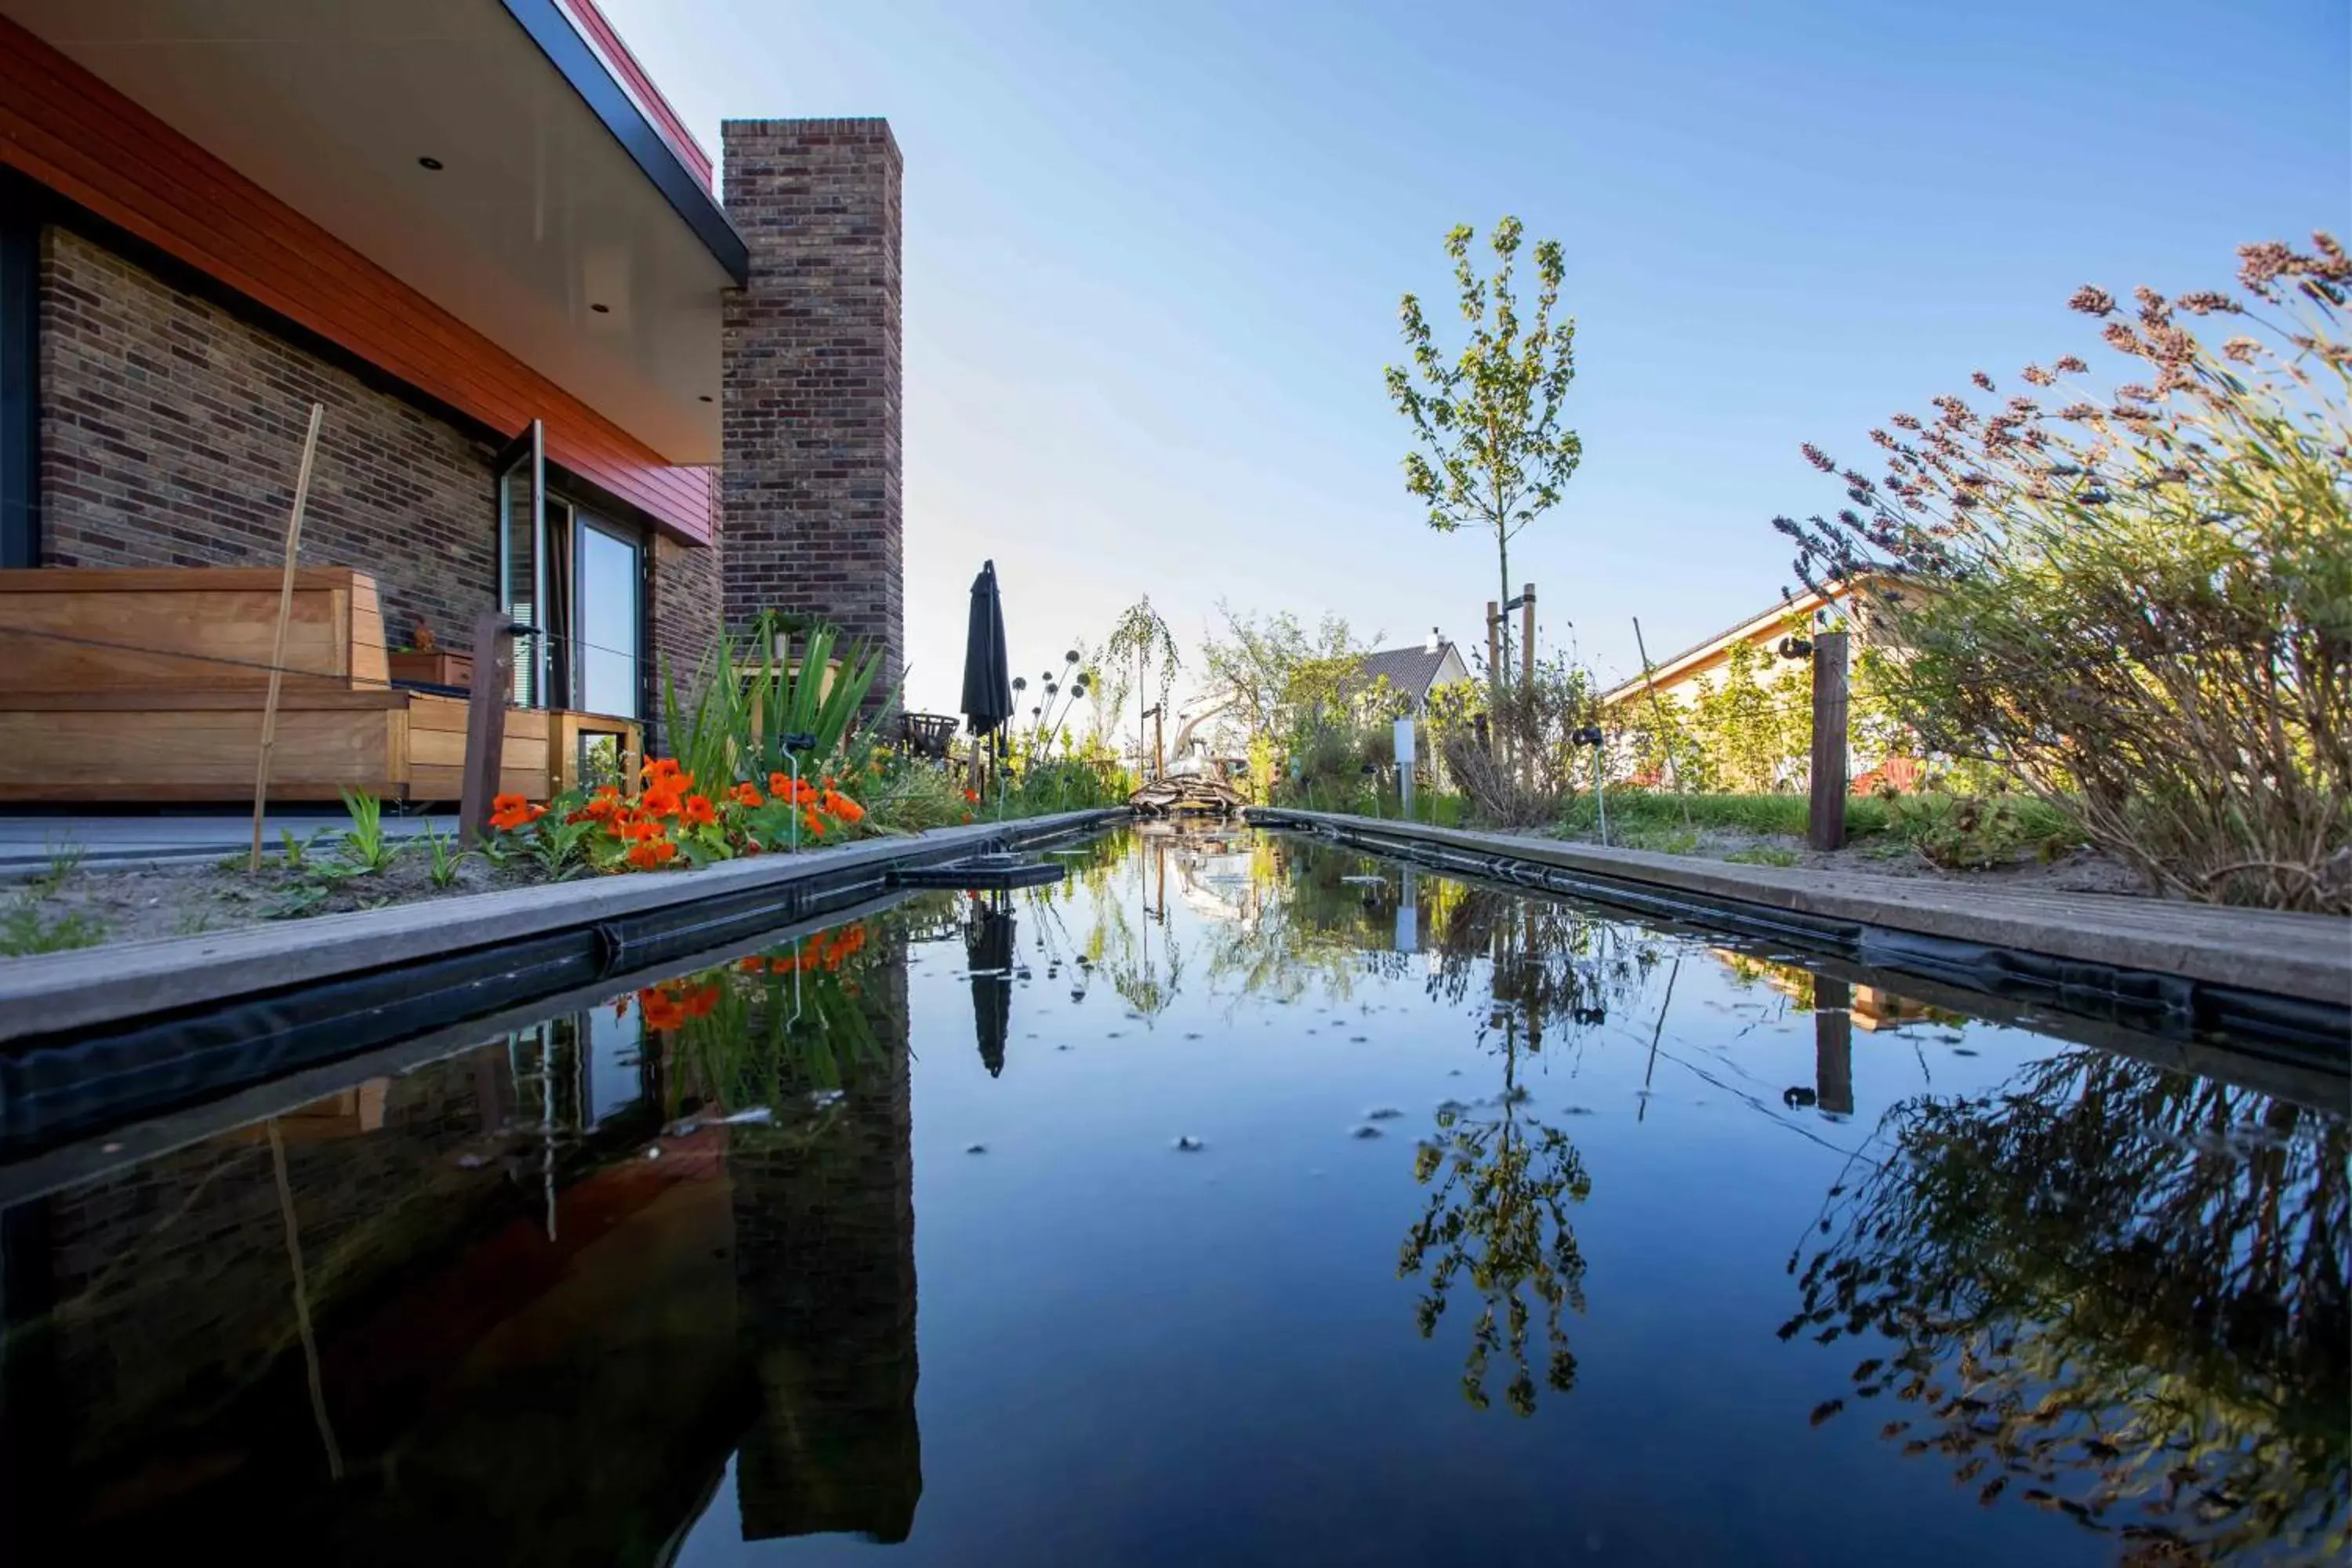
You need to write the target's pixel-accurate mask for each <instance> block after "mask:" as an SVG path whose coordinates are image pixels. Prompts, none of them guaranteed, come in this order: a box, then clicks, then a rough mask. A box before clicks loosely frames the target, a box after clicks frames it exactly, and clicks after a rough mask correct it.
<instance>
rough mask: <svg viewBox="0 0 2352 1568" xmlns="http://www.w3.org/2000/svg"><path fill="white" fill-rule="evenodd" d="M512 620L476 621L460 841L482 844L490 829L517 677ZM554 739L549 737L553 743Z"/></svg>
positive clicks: (487, 614) (494, 616)
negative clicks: (510, 692) (509, 697)
mask: <svg viewBox="0 0 2352 1568" xmlns="http://www.w3.org/2000/svg"><path fill="white" fill-rule="evenodd" d="M511 620H512V617H511V616H509V615H508V614H507V613H506V612H505V611H504V610H484V611H483V612H482V613H481V614H480V615H478V616H475V617H474V689H473V690H472V692H471V693H470V694H469V695H468V696H467V700H466V773H465V783H464V785H463V787H462V790H461V792H460V794H459V796H458V802H457V842H458V843H460V844H478V843H480V842H481V840H482V837H483V835H484V834H486V833H487V832H488V831H489V826H490V801H491V799H492V798H493V797H494V796H496V795H497V794H498V793H499V765H500V764H501V763H503V762H504V761H505V752H506V744H507V691H508V689H509V684H510V683H511V682H512V681H513V679H514V639H513V638H512V637H509V636H508V635H507V626H509V624H510V622H511ZM553 739H554V737H553V736H552V734H551V735H550V736H549V742H550V744H552V743H553Z"/></svg>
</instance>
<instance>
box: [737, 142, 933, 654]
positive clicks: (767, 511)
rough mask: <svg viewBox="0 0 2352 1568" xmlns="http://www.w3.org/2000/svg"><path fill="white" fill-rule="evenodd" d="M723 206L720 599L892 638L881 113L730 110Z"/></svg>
mask: <svg viewBox="0 0 2352 1568" xmlns="http://www.w3.org/2000/svg"><path fill="white" fill-rule="evenodd" d="M723 136H724V140H725V167H726V204H727V214H728V216H729V217H730V218H731V219H732V220H733V221H734V224H735V226H736V227H737V228H738V229H739V230H740V231H741V233H742V235H743V237H744V239H745V241H746V242H747V243H748V244H749V245H750V247H751V281H750V283H749V284H748V285H747V286H746V287H744V288H742V289H732V290H730V291H729V294H728V299H727V305H726V336H725V340H724V343H725V347H724V360H723V369H722V372H721V376H720V389H721V403H722V408H721V415H722V426H723V441H722V452H723V455H724V458H725V466H724V468H723V470H722V472H721V475H720V493H721V496H722V516H723V518H724V523H725V532H726V574H725V575H726V616H727V621H728V624H729V625H730V626H741V625H743V624H744V623H745V622H747V621H748V620H750V619H751V616H753V615H755V614H757V613H758V612H759V611H760V610H761V609H765V608H771V607H772V608H777V609H782V610H785V611H789V612H793V613H797V614H812V615H817V616H823V617H824V618H825V619H827V620H830V621H832V622H833V623H835V625H837V626H842V627H844V628H845V629H847V630H848V631H850V632H852V633H854V634H856V635H857V636H860V637H867V638H870V639H874V640H877V641H878V642H879V643H880V644H881V645H882V646H883V647H884V649H885V655H886V659H887V669H886V671H885V673H884V676H883V679H882V680H881V681H880V682H879V683H878V686H877V689H878V690H887V689H889V688H891V687H893V686H895V685H896V684H897V682H898V673H899V668H900V662H901V658H902V655H903V649H904V646H905V623H906V608H905V559H904V532H905V517H904V503H903V500H902V497H901V493H900V464H901V432H900V417H901V405H900V359H901V352H900V351H901V339H902V332H901V327H900V321H899V272H900V227H901V225H900V206H899V176H900V172H901V167H902V165H901V163H900V160H899V156H898V142H896V141H895V140H894V139H893V138H892V136H891V134H890V127H889V124H888V122H887V121H881V120H734V121H728V122H727V123H726V125H725V126H724V128H723Z"/></svg>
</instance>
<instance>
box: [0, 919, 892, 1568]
mask: <svg viewBox="0 0 2352 1568" xmlns="http://www.w3.org/2000/svg"><path fill="white" fill-rule="evenodd" d="M867 936H868V931H867V928H866V927H864V926H853V927H849V928H845V929H844V930H842V931H835V932H832V933H828V934H827V935H825V936H824V937H822V938H816V939H812V940H811V941H809V942H805V943H800V944H795V945H793V946H791V947H787V948H782V949H778V950H774V951H772V952H762V953H759V954H754V955H751V956H748V957H746V958H743V959H741V960H740V961H738V962H736V963H730V964H728V965H727V966H725V967H723V968H717V969H712V970H709V971H705V972H702V973H697V974H693V975H688V976H683V977H679V978H677V979H675V980H671V981H667V982H664V983H662V984H658V985H654V986H648V987H646V988H645V989H643V990H640V991H637V992H635V993H634V994H629V995H626V996H624V997H622V998H621V999H619V1000H618V1001H617V1002H616V1003H615V1004H614V1005H611V1006H608V1007H600V1008H598V1009H596V1010H595V1011H594V1012H593V1013H580V1014H572V1015H566V1016H561V1017H558V1018H554V1019H551V1020H549V1021H548V1022H547V1023H545V1024H543V1025H541V1026H537V1027H534V1028H533V1029H530V1030H528V1031H525V1032H523V1033H521V1034H520V1035H517V1036H514V1037H508V1038H504V1039H501V1040H499V1041H498V1042H495V1043H493V1044H490V1045H488V1046H486V1047H482V1048H480V1049H477V1050H473V1051H469V1052H466V1053H463V1054H461V1055H458V1056H455V1057H451V1058H444V1059H442V1060H439V1061H436V1062H433V1063H430V1064H428V1065H426V1066H425V1067H423V1068H418V1069H416V1070H415V1071H412V1072H408V1073H405V1074H403V1075H401V1076H397V1077H391V1078H383V1079H370V1080H368V1081H366V1082H363V1083H362V1084H360V1085H358V1086H357V1087H355V1088H353V1089H349V1090H346V1091H343V1092H341V1093H339V1094H336V1095H333V1096H331V1097H329V1098H328V1099H326V1100H320V1101H318V1102H316V1103H315V1104H312V1105H310V1106H307V1107H303V1108H301V1109H299V1110H293V1111H290V1112H287V1113H284V1114H281V1115H279V1116H277V1117H273V1118H271V1119H269V1120H268V1121H264V1122H262V1123H260V1124H258V1125H256V1126H253V1127H250V1128H246V1129H241V1130H238V1131H234V1132H230V1133H226V1134H222V1135H218V1136H215V1137H213V1138H210V1139H207V1140H205V1141H204V1142H199V1143H196V1144H193V1145H190V1146H188V1147H186V1148H184V1149H181V1150H179V1151H178V1152H173V1153H172V1154H169V1155H166V1156H163V1157H162V1158H159V1159H154V1160H150V1161H147V1162H145V1163H142V1164H140V1165H138V1166H135V1167H132V1168H130V1169H127V1170H124V1171H121V1172H120V1173H116V1174H114V1175H112V1176H110V1177H108V1178H106V1179H104V1180H101V1181H99V1182H95V1183H89V1184H83V1185H81V1186H79V1187H76V1188H73V1189H70V1190H68V1191H66V1192H62V1193H59V1194H55V1195H53V1196H51V1197H48V1198H46V1199H41V1200H38V1201H35V1202H30V1203H26V1204H21V1205H17V1206H16V1207H14V1208H12V1209H11V1210H9V1211H8V1213H7V1215H6V1217H5V1228H0V1242H5V1255H0V1265H4V1266H5V1267H0V1282H5V1291H6V1307H7V1322H8V1332H7V1336H6V1340H5V1393H6V1399H5V1404H0V1418H4V1419H5V1436H6V1442H5V1472H6V1480H7V1485H8V1496H7V1499H6V1503H7V1506H6V1509H5V1514H0V1543H5V1549H6V1550H5V1553H4V1554H5V1556H6V1557H7V1558H8V1560H11V1561H21V1562H34V1561H47V1560H50V1558H51V1557H52V1556H53V1555H55V1554H57V1553H58V1552H60V1551H61V1550H63V1549H64V1547H65V1546H66V1544H67V1543H68V1542H69V1543H71V1546H72V1549H73V1551H74V1552H75V1554H76V1555H77V1556H83V1555H90V1554H94V1555H95V1556H96V1558H97V1559H98V1560H105V1559H106V1558H107V1557H108V1556H110V1555H122V1554H128V1553H131V1552H147V1551H151V1550H152V1549H154V1548H156V1547H160V1546H169V1545H170V1544H172V1543H173V1542H185V1541H187V1540H190V1539H199V1538H205V1537H212V1538H217V1539H223V1540H230V1539H242V1538H244V1537H246V1536H247V1534H248V1533H249V1531H251V1529H252V1528H253V1524H254V1521H257V1520H267V1521H269V1526H268V1528H269V1532H270V1534H271V1536H272V1537H273V1538H276V1539H299V1540H300V1541H301V1542H303V1543H304V1544H303V1551H304V1553H305V1554H306V1555H307V1556H309V1557H310V1558H311V1559H312V1560H315V1561H334V1562H351V1563H415V1562H420V1561H434V1560H447V1559H451V1558H454V1559H456V1560H461V1561H498V1562H526V1561H528V1562H548V1561H583V1562H586V1561H596V1562H604V1561H621V1562H647V1563H649V1562H655V1561H660V1560H663V1559H664V1558H666V1556H667V1554H668V1552H670V1551H671V1550H673V1549H674V1546H675V1543H676V1538H677V1536H678V1535H679V1534H680V1532H682V1531H684V1530H685V1529H686V1528H687V1527H688V1525H690V1524H691V1523H692V1521H694V1520H695V1519H696V1517H697V1516H698V1514H700V1513H701V1512H702V1511H703V1510H705V1508H706V1507H708V1506H709V1502H710V1500H711V1497H712V1494H713V1490H714V1488H716V1486H717V1485H718V1483H719V1478H720V1477H721V1476H722V1475H723V1474H724V1473H725V1472H726V1470H727V1468H728V1466H729V1463H730V1455H731V1456H732V1462H733V1468H734V1477H735V1486H734V1495H735V1499H736V1501H737V1505H738V1509H739V1511H740V1521H739V1522H740V1530H741V1531H742V1534H743V1536H744V1538H745V1539H750V1540H756V1539H767V1538H776V1537H784V1536H798V1535H803V1534H808V1533H814V1532H820V1531H858V1532H862V1533H864V1534H866V1535H868V1536H869V1537H871V1538H873V1539H876V1540H880V1541H898V1540H903V1539H905V1537H906V1535H907V1533H908V1530H909V1529H910V1528H911V1523H912V1519H913V1515H914V1511H915V1507H916V1502H917V1500H918V1499H919V1496H920V1493H921V1489H922V1473H921V1464H920V1446H919V1440H918V1436H917V1431H916V1425H915V1406H914V1391H915V1383H916V1364H917V1363H916V1341H915V1328H916V1320H915V1274H914V1251H913V1194H912V1157H911V1152H910V1148H909V1143H908V1129H909V1120H908V1055H909V1053H908V1040H907V1033H906V992H905V973H906V971H905V963H904V948H903V942H902V940H900V939H898V938H897V937H895V936H893V935H891V934H890V933H889V932H888V931H883V932H882V933H881V934H880V935H879V936H878V937H877V939H876V940H875V941H873V942H870V943H869V942H868V941H867ZM192 1532H193V1533H192Z"/></svg>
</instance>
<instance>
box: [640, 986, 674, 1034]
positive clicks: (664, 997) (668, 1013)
mask: <svg viewBox="0 0 2352 1568" xmlns="http://www.w3.org/2000/svg"><path fill="white" fill-rule="evenodd" d="M637 1014H638V1016H640V1017H642V1018H644V1019H645V1023H646V1028H648V1029H675V1028H677V1026H679V1025H680V1024H683V1023H685V1022H686V1009H685V1008H683V1007H681V1006H679V1005H678V1003H677V997H675V996H672V995H670V994H668V993H667V992H663V991H640V992H638V993H637Z"/></svg>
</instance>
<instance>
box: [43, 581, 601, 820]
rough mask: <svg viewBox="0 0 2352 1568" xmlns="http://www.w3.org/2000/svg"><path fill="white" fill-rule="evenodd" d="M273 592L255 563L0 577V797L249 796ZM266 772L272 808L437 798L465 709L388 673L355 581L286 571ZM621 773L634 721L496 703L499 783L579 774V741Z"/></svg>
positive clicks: (370, 585)
mask: <svg viewBox="0 0 2352 1568" xmlns="http://www.w3.org/2000/svg"><path fill="white" fill-rule="evenodd" d="M280 581H281V574H280V573H279V572H278V570H276V569H275V568H256V569H248V568H242V567H184V568H171V569H158V570H119V571H110V570H85V569H79V568H43V569H39V570H34V571H16V572H0V802H42V803H61V804H78V803H82V802H91V803H99V802H141V801H145V802H155V801H187V802H198V801H237V800H249V799H251V798H252V795H253V767H254V762H255V759H256V757H257V755H258V754H259V752H260V749H261V718H262V706H263V703H264V700H265V699H266V696H267V693H268V684H269V668H268V667H269V657H270V648H271V645H272V642H273V640H274V638H275V636H276V630H277V622H278V593H279V586H280ZM286 671H287V673H286V676H285V679H284V683H283V689H282V691H281V693H280V695H279V697H278V742H277V746H276V748H275V751H274V752H273V755H272V761H271V766H270V781H269V794H270V798H271V799H273V800H288V801H293V800H333V799H335V798H337V796H338V795H339V793H340V792H341V790H342V789H343V788H345V787H349V788H353V789H360V790H364V791H366V792H368V793H369V794H372V795H377V796H378V797H380V798H382V799H385V800H394V801H436V800H455V799H456V798H457V795H458V794H459V781H460V778H461V776H462V773H463V764H464V763H465V751H466V701H465V700H464V699H462V698H454V697H447V696H435V695H429V694H427V693H424V692H417V691H409V690H404V689H401V688H399V687H397V686H395V685H394V684H393V682H392V679H391V670H390V662H389V659H388V657H387V655H386V652H385V647H384V637H383V610H382V608H381V606H380V605H378V603H377V599H376V588H375V582H374V579H373V578H371V577H370V576H368V575H367V574H365V573H362V572H354V571H352V570H350V569H348V568H345V567H311V568H308V569H305V570H303V571H300V572H298V573H297V574H295V584H294V598H293V607H292V614H291V616H290V619H289V626H288V633H287V645H286ZM607 736H608V737H611V738H612V741H613V743H614V747H615V748H616V749H617V751H618V752H619V755H620V758H621V767H622V771H623V776H624V777H625V778H627V777H632V776H634V772H635V763H636V760H637V758H638V756H639V755H640V748H641V745H642V738H641V734H640V731H639V730H638V727H637V725H636V724H635V722H633V721H629V720H625V719H618V718H612V717H609V716H605V715H600V714H587V713H572V712H565V711H560V710H558V711H546V710H530V709H520V708H509V709H508V710H507V715H506V741H505V745H504V750H503V752H502V755H501V758H500V761H501V769H500V780H501V787H502V788H504V789H506V790H508V791H510V792H512V793H514V794H518V795H528V796H530V798H531V799H533V800H545V799H547V798H548V797H549V796H550V795H554V794H557V793H560V792H561V791H562V790H565V789H568V788H572V787H573V786H574V785H575V784H578V782H579V778H580V757H581V752H582V741H583V737H607Z"/></svg>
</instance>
